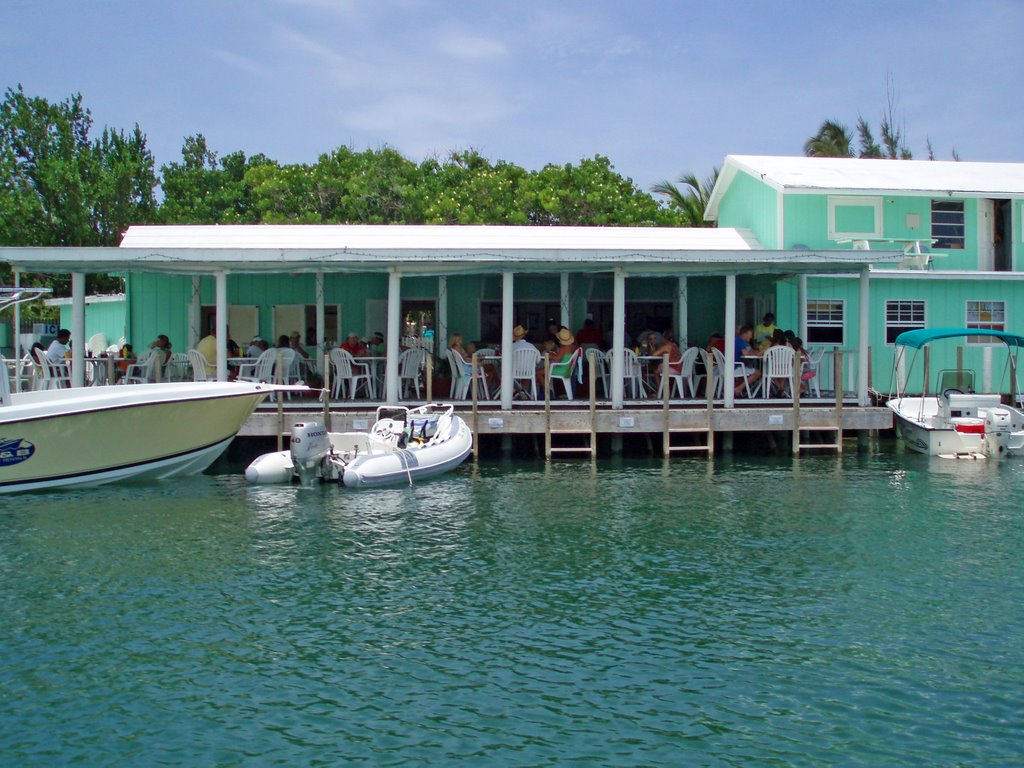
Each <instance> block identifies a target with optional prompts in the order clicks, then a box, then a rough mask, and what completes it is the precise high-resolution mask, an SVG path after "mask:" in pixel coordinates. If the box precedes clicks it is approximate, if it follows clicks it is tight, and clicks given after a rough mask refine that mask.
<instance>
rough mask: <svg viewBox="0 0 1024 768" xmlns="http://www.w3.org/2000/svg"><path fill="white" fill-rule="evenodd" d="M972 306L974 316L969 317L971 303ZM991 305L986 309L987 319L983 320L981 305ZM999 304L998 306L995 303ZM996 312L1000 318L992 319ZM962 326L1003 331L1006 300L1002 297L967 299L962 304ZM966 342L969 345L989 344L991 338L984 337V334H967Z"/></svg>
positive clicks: (1004, 327)
mask: <svg viewBox="0 0 1024 768" xmlns="http://www.w3.org/2000/svg"><path fill="white" fill-rule="evenodd" d="M972 304H973V305H975V306H974V313H975V317H974V319H973V320H972V319H971V314H972V313H971V309H972V308H971V305H972ZM986 304H987V305H991V306H990V307H989V309H988V312H989V319H988V320H985V319H983V317H982V313H984V312H985V309H984V307H983V305H986ZM997 304H998V305H999V306H998V308H997V307H996V306H995V305H997ZM996 312H998V313H999V315H1000V319H999V320H996V319H994V317H995V314H996ZM964 327H965V328H984V329H985V330H989V331H1005V330H1006V302H1005V301H1004V300H1003V299H968V300H967V302H966V303H965V304H964ZM967 343H968V344H970V345H977V346H990V345H991V344H992V339H990V338H985V337H984V336H968V337H967Z"/></svg>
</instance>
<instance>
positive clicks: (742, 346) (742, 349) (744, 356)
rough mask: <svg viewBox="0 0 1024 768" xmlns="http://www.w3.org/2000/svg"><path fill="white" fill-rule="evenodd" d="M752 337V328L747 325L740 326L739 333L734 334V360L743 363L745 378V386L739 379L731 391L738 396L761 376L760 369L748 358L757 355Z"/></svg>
mask: <svg viewBox="0 0 1024 768" xmlns="http://www.w3.org/2000/svg"><path fill="white" fill-rule="evenodd" d="M753 338H754V329H753V328H751V327H750V326H749V325H743V326H740V330H739V333H737V334H736V358H735V360H736V362H737V363H742V364H743V371H744V376H745V378H746V381H747V383H746V386H744V384H743V382H742V381H740V383H739V384H736V386H735V387H734V391H733V393H734V394H735V395H736V396H737V397H739V396H740V395H741V394H742V393H743V392H745V391H746V388H747V387H751V388H753V385H754V382H756V381H757V380H758V379H760V378H761V369H760V368H759V367H758V366H756V365H753V364H752V362H751V361H750V358H756V357H759V355H758V354H757V350H755V349H754V348H753V347H752V346H751V345H750V341H751V339H753Z"/></svg>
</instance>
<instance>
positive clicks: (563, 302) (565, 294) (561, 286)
mask: <svg viewBox="0 0 1024 768" xmlns="http://www.w3.org/2000/svg"><path fill="white" fill-rule="evenodd" d="M558 278H559V279H558V305H559V307H560V308H561V318H560V322H561V324H562V325H564V326H565V327H566V328H569V327H570V326H569V323H570V322H571V318H570V316H569V273H568V272H561V273H559V275H558Z"/></svg>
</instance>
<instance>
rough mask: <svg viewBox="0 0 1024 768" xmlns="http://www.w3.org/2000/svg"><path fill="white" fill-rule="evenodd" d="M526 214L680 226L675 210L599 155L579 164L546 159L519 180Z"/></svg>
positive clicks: (548, 220) (563, 220) (555, 221)
mask: <svg viewBox="0 0 1024 768" xmlns="http://www.w3.org/2000/svg"><path fill="white" fill-rule="evenodd" d="M523 199H524V204H525V213H526V220H527V221H528V222H529V223H530V224H540V225H561V226H640V227H643V226H679V224H680V223H681V218H682V217H681V216H680V214H679V213H678V212H676V211H672V210H670V209H667V208H663V207H662V206H659V205H658V203H657V201H656V200H655V199H654V198H653V197H651V196H650V195H648V194H647V193H645V192H643V191H642V190H640V189H639V188H638V187H637V186H636V185H635V184H634V183H633V180H632V179H629V178H625V177H623V176H621V175H620V174H618V173H617V172H616V171H615V169H614V166H612V163H611V160H609V159H608V158H607V157H604V156H602V155H595V156H594V157H592V158H585V159H583V160H580V163H579V165H576V166H574V165H573V164H572V163H566V164H565V165H547V166H545V167H544V168H542V169H541V170H540V171H537V172H536V173H531V174H530V175H529V176H528V177H527V179H526V180H525V181H524V184H523Z"/></svg>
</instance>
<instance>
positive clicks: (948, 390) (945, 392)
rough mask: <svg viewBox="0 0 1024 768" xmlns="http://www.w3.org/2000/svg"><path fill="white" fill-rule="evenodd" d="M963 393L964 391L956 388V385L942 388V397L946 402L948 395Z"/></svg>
mask: <svg viewBox="0 0 1024 768" xmlns="http://www.w3.org/2000/svg"><path fill="white" fill-rule="evenodd" d="M963 393H964V391H963V390H962V389H957V388H956V387H947V388H946V389H944V390H942V398H943V399H944V400H946V401H947V402H948V401H949V396H950V395H962V394H963Z"/></svg>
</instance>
